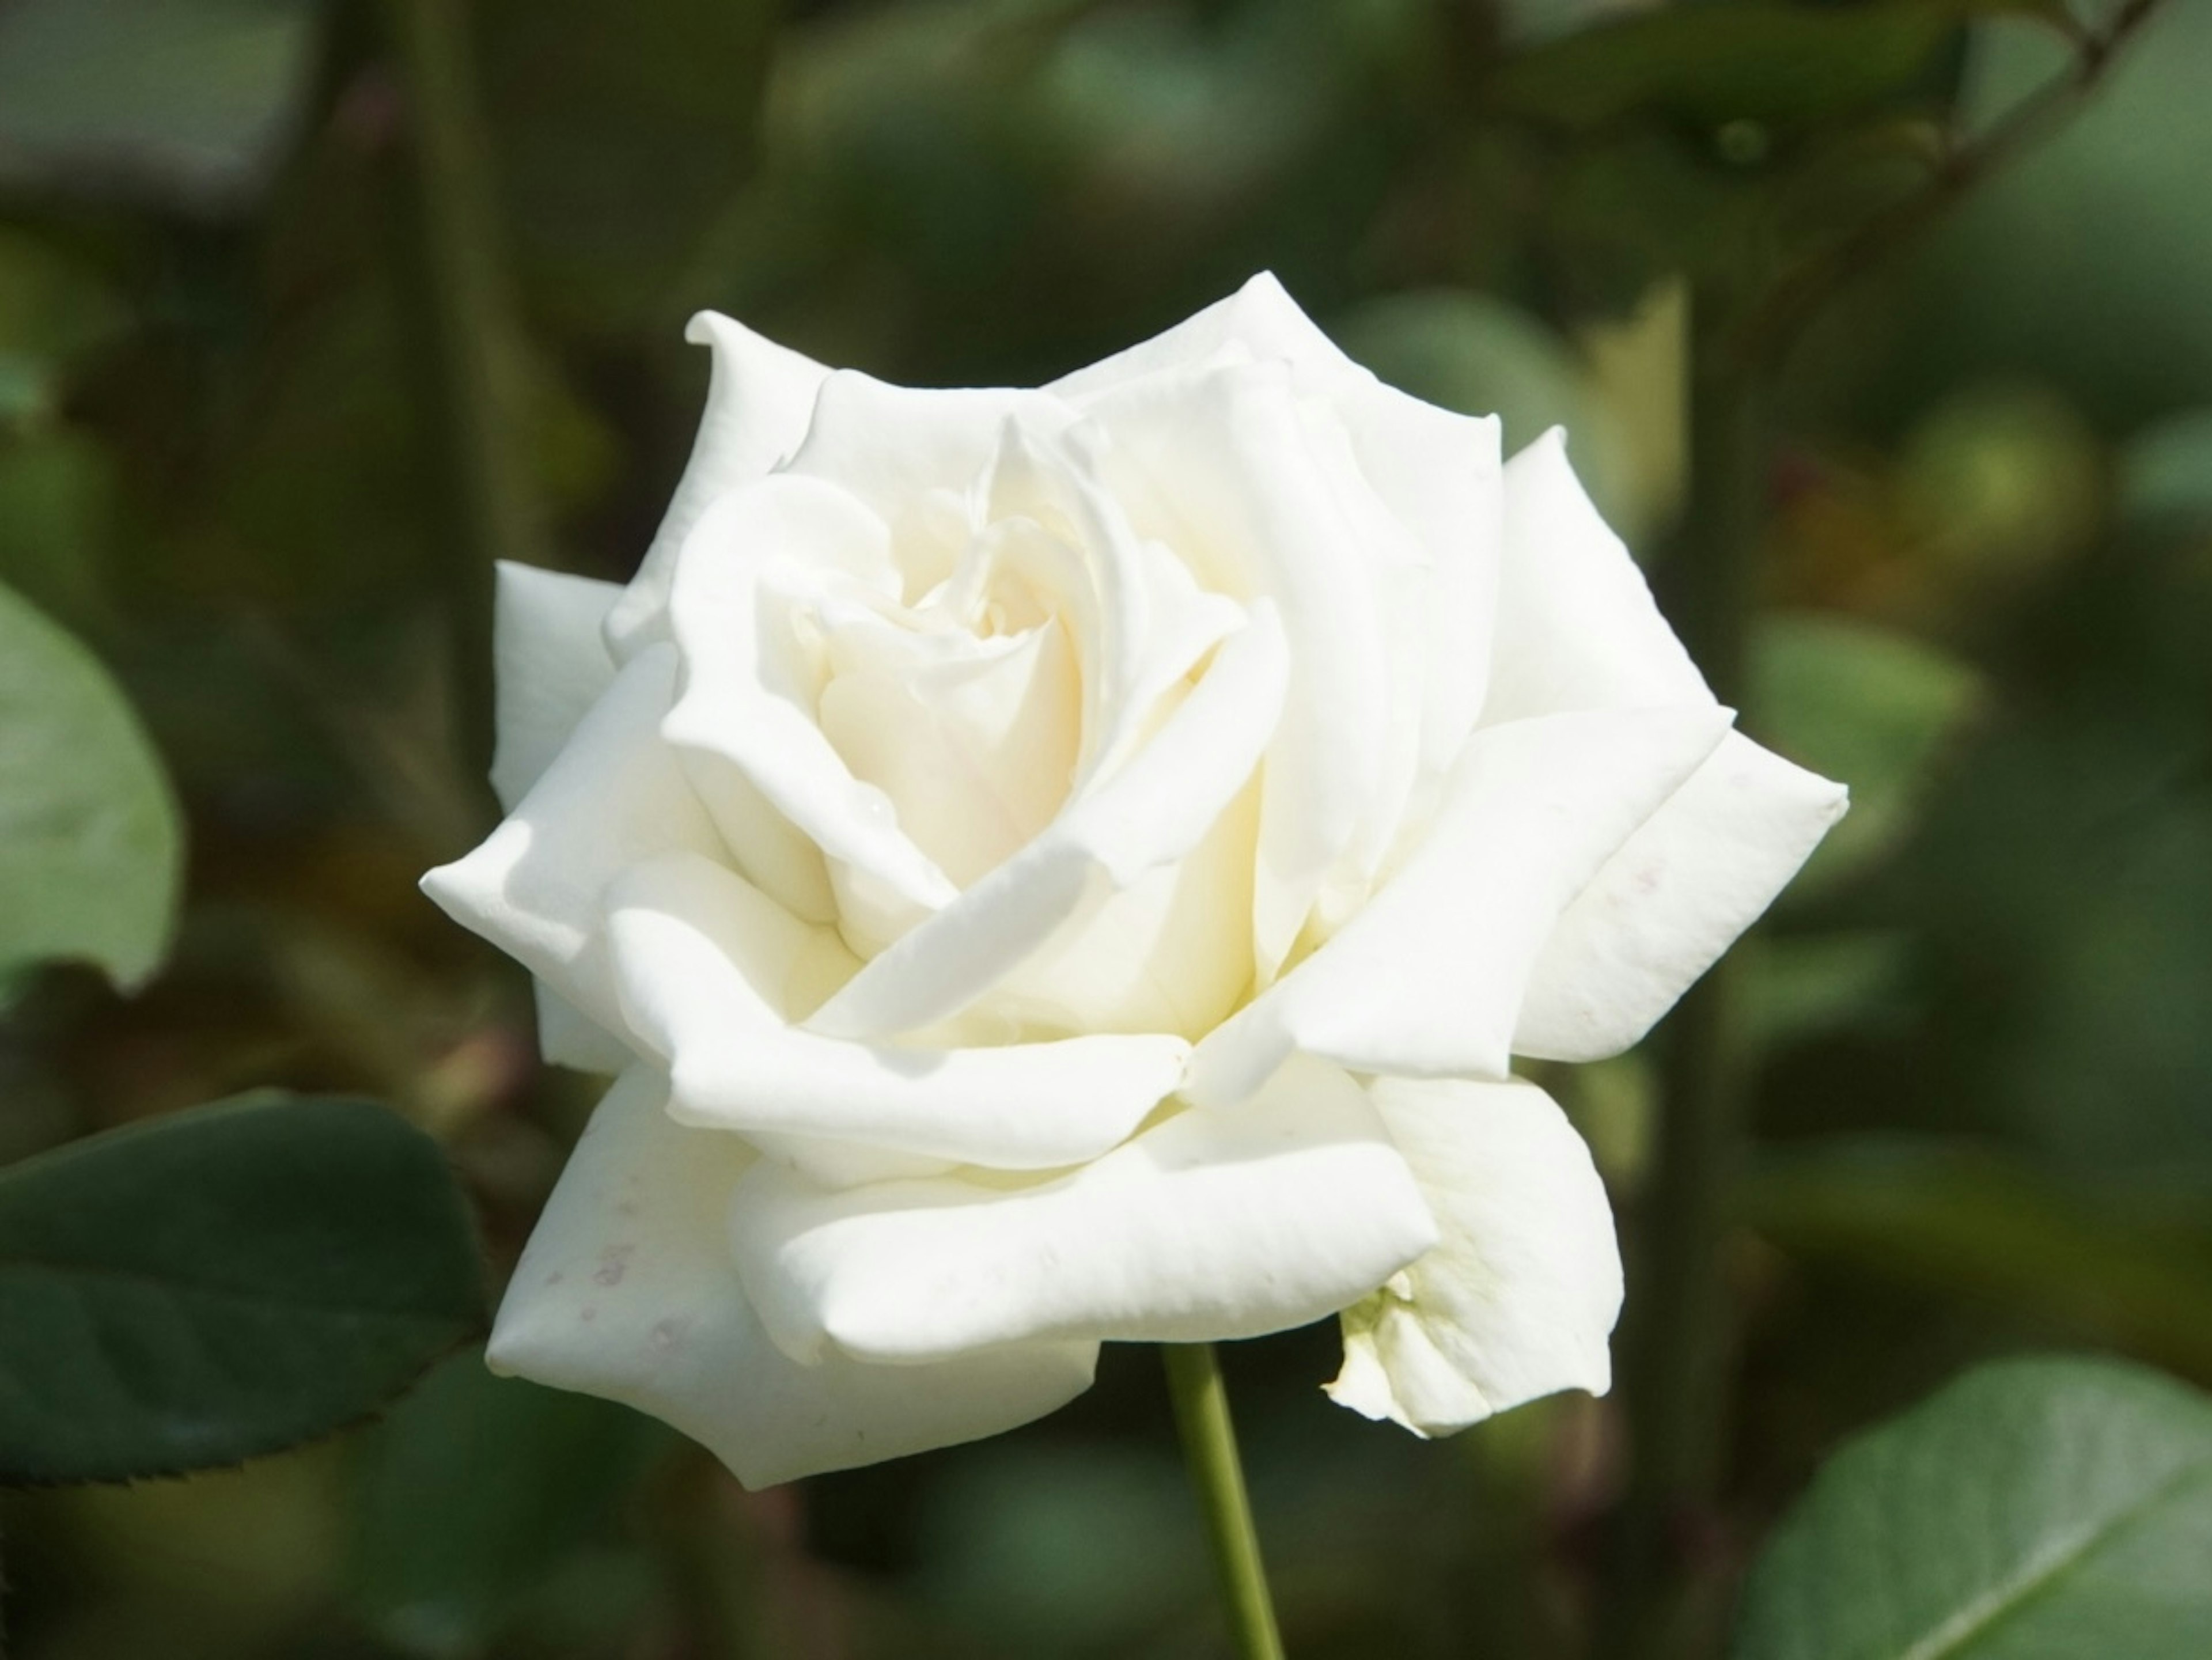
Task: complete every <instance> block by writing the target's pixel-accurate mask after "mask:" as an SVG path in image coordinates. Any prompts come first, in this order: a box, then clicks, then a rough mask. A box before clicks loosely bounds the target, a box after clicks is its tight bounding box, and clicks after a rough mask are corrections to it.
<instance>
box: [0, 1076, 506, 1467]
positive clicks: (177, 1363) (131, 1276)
mask: <svg viewBox="0 0 2212 1660" xmlns="http://www.w3.org/2000/svg"><path fill="white" fill-rule="evenodd" d="M482 1317H483V1290H482V1286H481V1283H480V1270H479V1266H478V1263H477V1249H476V1241H475V1236H474V1232H473V1230H472V1228H471V1223H470V1219H469V1213H468V1208H467V1206H466V1204H465V1201H464V1200H463V1199H462V1196H461V1194H460V1191H459V1188H458V1187H457V1186H456V1185H455V1184H454V1183H453V1178H452V1177H451V1175H450V1174H449V1173H448V1171H447V1168H446V1164H445V1159H444V1158H443V1156H442V1155H441V1152H439V1149H438V1147H437V1146H436V1144H435V1142H433V1141H431V1140H430V1139H429V1138H428V1137H427V1136H425V1135H424V1134H422V1133H421V1132H420V1131H419V1130H416V1129H415V1128H412V1127H411V1126H410V1125H409V1124H407V1123H406V1122H405V1121H404V1120H403V1119H400V1118H398V1116H394V1115H393V1114H392V1113H390V1112H388V1111H386V1110H384V1109H383V1108H381V1107H378V1106H374V1105H373V1104H369V1103H368V1102H363V1101H349V1100H331V1099H324V1100H316V1099H298V1098H290V1097H281V1096H280V1097H273V1098H272V1097H269V1096H261V1097H256V1098H246V1099H241V1100H239V1101H235V1102H230V1103H227V1104H222V1105H218V1106H213V1107H205V1108H201V1109H199V1110H196V1111H192V1112H188V1113H181V1114H177V1115H174V1116H169V1117H166V1118H160V1119H155V1120H153V1121H151V1122H147V1123H143V1124H138V1125H133V1126H131V1128H126V1129H120V1130H114V1131H111V1132H109V1133H107V1134H102V1135H97V1136H94V1137H91V1138H90V1139H88V1140H82V1141H78V1142H76V1143H73V1144H71V1145H70V1146H65V1147H62V1148H60V1149H58V1150H57V1151H55V1152H50V1153H46V1154H42V1155H41V1156H40V1157H38V1158H32V1159H29V1160H27V1161H25V1162H24V1163H22V1164H16V1165H14V1166H12V1167H10V1168H9V1169H8V1170H6V1171H0V1481H6V1482H16V1483H24V1482H55V1481H120V1480H125V1479H128V1478H131V1477H133V1476H141V1475H162V1474H168V1473H172V1472H175V1471H179V1470H186V1469H196V1468H205V1467H207V1466H210V1465H214V1464H227V1463H234V1462H237V1461H238V1460H240V1459H242V1458H248V1457H252V1456H254V1455H256V1454H258V1453H265V1452H273V1451H276V1450H278V1449H280V1448H283V1447H289V1446H293V1445H295V1444H298V1443H300V1442H301V1441H305V1440H308V1439H311V1438H313V1437H316V1436H319V1435H325V1434H328V1433H330V1432H331V1431H334V1430H337V1429H339V1428H342V1427H343V1426H346V1425H348V1424H350V1423H354V1422H356V1421H357V1420H361V1419H362V1418H364V1417H366V1416H368V1414H371V1413H373V1412H374V1411H375V1410H376V1409H377V1408H379V1407H380V1406H382V1405H383V1404H384V1403H385V1402H386V1401H388V1400H390V1399H391V1398H392V1395H396V1394H397V1393H398V1391H399V1390H401V1389H404V1388H405V1387H406V1386H407V1385H408V1384H409V1383H411V1382H412V1381H413V1380H414V1379H415V1377H416V1376H417V1375H418V1374H419V1373H420V1372H421V1371H422V1369H423V1368H424V1367H425V1366H427V1365H429V1363H430V1362H431V1361H432V1360H433V1359H435V1358H437V1356H439V1355H440V1354H442V1353H445V1352H446V1351H447V1350H448V1349H450V1348H452V1347H453V1346H454V1345H455V1344H456V1343H459V1342H460V1341H462V1340H463V1339H465V1337H467V1336H468V1335H469V1334H470V1332H471V1330H474V1329H477V1328H478V1327H479V1325H480V1324H481V1322H482Z"/></svg>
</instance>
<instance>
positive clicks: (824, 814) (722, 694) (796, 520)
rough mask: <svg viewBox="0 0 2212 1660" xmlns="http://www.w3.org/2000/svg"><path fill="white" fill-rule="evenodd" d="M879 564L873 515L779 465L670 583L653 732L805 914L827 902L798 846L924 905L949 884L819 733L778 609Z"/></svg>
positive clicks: (881, 544)
mask: <svg viewBox="0 0 2212 1660" xmlns="http://www.w3.org/2000/svg"><path fill="white" fill-rule="evenodd" d="M839 576H842V577H845V578H848V579H850V580H852V581H856V582H862V583H865V582H867V581H884V580H888V579H889V577H890V549H889V541H888V532H886V530H885V529H884V525H883V521H882V520H879V519H878V518H877V517H876V516H875V515H874V514H872V513H871V512H870V511H869V510H868V509H867V508H866V507H864V506H863V505H861V504H860V502H858V501H856V500H855V499H854V497H853V496H851V495H850V494H848V493H847V492H846V491H845V490H843V489H840V488H839V487H837V486H836V485H832V484H827V483H823V482H821V481H820V480H818V479H813V478H801V477H790V476H787V475H781V474H779V475H777V476H776V477H771V478H767V479H763V480H761V481H760V482H759V483H754V484H750V485H747V486H745V487H744V489H739V490H736V491H733V492H732V493H731V494H730V495H728V496H724V497H723V498H722V499H721V500H720V502H717V503H716V504H715V505H714V508H712V509H711V510H710V511H709V512H708V514H706V515H705V517H703V518H702V520H700V521H699V523H698V524H697V525H696V526H695V527H694V528H693V530H692V532H691V536H690V539H689V540H688V541H687V542H686V544H684V558H683V560H682V562H681V563H680V565H679V567H678V571H677V574H676V581H675V586H674V587H673V589H672V590H671V593H670V596H669V615H670V621H671V628H672V629H673V630H674V634H675V637H676V643H677V645H678V648H680V649H681V651H682V653H683V659H684V679H683V692H682V696H680V697H679V698H678V700H677V702H676V705H675V707H674V708H671V710H670V711H669V714H668V719H667V721H665V724H664V726H663V727H662V730H663V732H664V733H665V736H666V737H667V739H668V741H669V742H670V744H671V745H674V746H675V748H676V749H677V750H678V751H679V752H680V753H681V754H682V756H683V757H684V764H685V769H686V771H687V773H688V775H690V778H691V780H692V781H693V783H694V785H695V786H696V788H697V789H698V792H699V794H700V796H701V798H702V800H704V801H705V802H706V804H707V806H708V810H709V811H710V812H712V813H713V814H714V821H715V823H716V824H718V825H719V826H720V828H721V830H722V833H723V835H724V836H725V837H726V839H727V841H728V842H729V845H730V848H731V850H732V852H733V853H734V854H736V855H737V858H738V862H739V864H741V865H742V866H744V869H745V872H746V874H747V875H749V876H750V877H751V878H752V879H754V880H755V881H756V882H757V883H758V884H759V885H761V886H763V888H766V889H767V890H768V891H770V892H771V893H772V894H774V896H775V897H776V898H777V899H778V900H779V901H780V902H781V903H784V904H785V905H786V906H787V908H788V909H791V910H793V912H795V913H797V914H798V915H802V916H805V917H808V918H810V919H811V920H823V919H825V918H826V917H827V916H828V915H831V914H833V913H832V910H831V908H830V906H829V900H828V878H827V875H826V873H822V872H821V871H819V870H818V869H817V868H814V867H812V866H808V865H807V864H806V863H805V855H806V851H807V849H809V848H811V849H812V850H813V853H814V854H815V855H816V856H817V857H826V858H827V859H829V860H833V861H836V862H837V863H839V864H842V865H844V866H848V867H849V868H850V869H852V870H854V871H856V872H858V873H861V874H863V875H865V876H866V878H867V879H871V880H872V881H874V882H877V883H878V884H880V885H882V886H883V887H884V889H886V890H887V891H890V892H891V893H893V894H895V895H896V896H898V897H900V898H901V899H902V900H904V901H906V902H907V903H910V904H912V905H914V906H915V907H917V908H919V909H922V910H925V911H926V910H929V909H935V908H936V907H938V906H939V905H942V904H944V903H946V902H947V901H949V900H950V899H951V897H953V894H954V892H955V890H954V888H953V886H952V884H951V882H950V881H949V880H948V879H946V878H945V873H944V872H942V871H940V870H939V869H938V867H937V866H936V865H935V863H934V862H933V861H932V860H930V858H929V857H928V855H927V854H924V853H923V852H922V851H921V849H920V848H917V847H916V846H915V844H914V841H913V838H912V837H911V836H908V835H907V834H906V833H905V832H904V831H903V830H901V829H900V827H899V824H898V820H897V815H896V812H895V811H894V809H893V808H892V806H891V803H890V800H888V799H887V798H886V797H885V796H884V793H883V792H882V791H881V790H879V789H878V788H876V787H874V786H873V785H872V784H867V783H864V782H862V781H860V780H859V779H857V778H855V777H854V775H853V773H852V770H851V769H849V768H848V766H847V765H846V764H845V762H844V759H843V757H841V756H840V755H839V754H838V753H837V751H836V747H835V746H834V745H832V744H831V743H830V741H829V739H828V738H827V737H826V736H824V735H823V731H822V728H821V726H820V724H819V721H818V717H817V712H816V703H817V700H818V698H819V696H820V695H821V686H820V684H818V677H817V674H816V673H815V672H814V670H813V668H812V667H811V665H810V664H809V662H808V661H807V657H806V653H805V648H804V646H803V644H802V642H800V641H799V638H798V637H797V635H795V633H794V631H793V624H792V619H791V617H790V615H789V611H790V602H791V601H792V600H793V599H795V598H796V597H798V596H800V595H804V594H805V593H809V592H811V591H812V590H813V589H815V588H816V587H818V586H819V585H821V584H823V583H824V582H829V581H834V580H835V579H836V578H837V577H839Z"/></svg>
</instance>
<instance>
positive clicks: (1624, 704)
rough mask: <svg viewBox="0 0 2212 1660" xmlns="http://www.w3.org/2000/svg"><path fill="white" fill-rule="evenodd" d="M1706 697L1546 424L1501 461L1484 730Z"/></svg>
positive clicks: (1560, 439)
mask: <svg viewBox="0 0 2212 1660" xmlns="http://www.w3.org/2000/svg"><path fill="white" fill-rule="evenodd" d="M1711 697H1712V693H1711V690H1708V689H1707V687H1706V685H1705V678H1704V677H1703V676H1702V675H1700V674H1699V672H1698V670H1697V666H1696V665H1694V664H1693V663H1692V662H1691V661H1690V657H1689V654H1688V653H1687V652H1686V651H1684V650H1683V649H1682V642H1680V640H1678V639H1676V638H1675V637H1674V629H1671V628H1669V627H1668V625H1667V619H1666V618H1665V617H1662V616H1661V615H1660V614H1659V607H1658V606H1657V605H1656V604H1655V603H1653V601H1652V598H1651V590H1650V587H1649V586H1648V585H1647V584H1646V583H1645V581H1644V573H1643V572H1642V571H1640V570H1638V569H1637V566H1636V562H1635V561H1634V560H1633V559H1632V558H1631V557H1630V556H1629V553H1628V549H1627V548H1626V545H1624V544H1623V543H1622V542H1621V539H1620V538H1619V537H1618V536H1615V535H1614V534H1613V532H1612V530H1611V529H1610V528H1609V527H1608V526H1607V524H1606V522H1605V520H1603V519H1601V518H1600V517H1599V516H1598V511H1597V508H1595V507H1594V506H1593V505H1591V502H1590V499H1589V495H1588V494H1587V493H1586V492H1585V491H1584V490H1583V487H1582V483H1581V481H1580V480H1579V479H1577V477H1575V471H1574V469H1573V467H1571V465H1568V462H1567V445H1566V435H1565V433H1564V432H1563V431H1561V430H1560V429H1559V428H1557V427H1554V428H1553V429H1552V430H1551V431H1549V432H1547V433H1546V434H1545V435H1543V436H1542V437H1541V438H1539V439H1538V440H1537V441H1535V442H1534V443H1533V444H1531V445H1529V446H1528V448H1526V449H1524V450H1522V451H1521V452H1520V453H1518V454H1517V455H1516V456H1515V457H1514V458H1513V459H1511V460H1510V461H1508V462H1507V463H1506V464H1505V538H1504V564H1503V566H1502V568H1501V569H1500V572H1499V577H1498V634H1497V647H1496V650H1495V653H1494V654H1493V655H1492V661H1491V678H1490V690H1489V695H1488V696H1487V698H1486V701H1485V702H1484V704H1483V708H1482V721H1483V724H1484V725H1486V726H1490V725H1494V724H1496V723H1498V722H1500V721H1518V720H1524V719H1526V718H1528V717H1529V716H1531V715H1539V714H1561V713H1564V712H1567V711H1571V710H1577V709H1600V708H1634V707H1637V706H1639V705H1653V704H1676V703H1697V702H1708V701H1710V700H1711Z"/></svg>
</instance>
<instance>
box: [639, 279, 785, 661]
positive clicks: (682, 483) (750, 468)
mask: <svg viewBox="0 0 2212 1660" xmlns="http://www.w3.org/2000/svg"><path fill="white" fill-rule="evenodd" d="M684 338H685V339H686V340H689V341H690V342H691V344H693V345H695V346H706V347H708V348H709V349H710V350H712V352H713V354H714V357H713V368H711V370H710V371H709V376H708V382H707V408H706V411H705V413H704V414H702V416H701V417H699V434H698V436H697V437H696V439H694V440H693V441H692V445H691V459H690V461H689V462H687V463H686V464H685V465H684V477H682V478H681V479H680V480H679V481H678V483H677V486H676V494H675V496H673V497H672V498H671V500H670V502H669V503H668V511H667V512H666V513H665V514H663V515H662V516H661V520H660V528H659V530H658V531H657V532H654V534H653V544H652V546H650V547H648V548H647V550H646V553H645V560H644V562H643V563H642V564H641V566H640V567H639V569H638V573H637V575H636V577H635V579H634V580H633V581H631V583H630V585H629V588H628V589H627V590H625V591H624V593H623V597H622V598H621V599H619V600H618V601H617V602H616V605H615V607H614V609H613V611H611V612H610V613H609V615H608V617H607V623H606V640H607V649H608V650H609V651H610V652H611V653H612V654H614V656H615V657H616V659H617V660H628V659H629V657H630V656H631V655H632V654H635V653H636V652H638V651H640V650H641V649H643V648H645V647H647V646H649V645H651V644H653V642H655V641H658V640H665V639H667V638H668V621H667V611H668V591H669V588H670V587H671V585H672V584H673V582H674V581H675V577H676V562H677V556H678V553H679V552H681V551H682V550H683V546H684V538H685V537H687V536H689V535H690V533H691V527H692V526H694V525H696V524H697V523H698V522H699V520H701V519H702V517H704V516H705V514H706V512H707V509H708V508H710V507H712V506H714V503H715V502H718V501H720V499H721V498H722V496H725V495H726V494H727V493H728V492H730V491H731V490H733V489H737V488H738V485H740V484H746V483H751V482H752V481H753V480H754V479H756V478H759V477H764V476H765V475H766V474H767V473H768V472H769V471H771V470H772V469H773V468H774V467H775V465H776V464H777V463H778V462H780V461H781V460H782V459H784V458H785V457H787V456H788V455H789V454H790V453H792V452H793V450H794V449H796V448H797V447H799V440H800V439H802V438H803V437H805V435H806V423H807V421H808V419H809V418H810V417H811V416H812V414H813V411H814V398H815V393H816V392H817V390H818V389H819V388H820V386H821V385H822V380H823V376H825V375H827V374H829V370H828V369H826V368H823V367H822V365H821V364H819V363H817V362H815V361H814V360H813V359H812V358H811V357H805V356H801V355H800V354H799V353H798V352H795V351H793V350H790V349H789V348H788V347H785V346H779V345H777V344H775V342H774V341H772V340H768V339H764V338H763V337H761V336H760V335H757V334H755V333H754V332H753V331H751V330H750V329H749V328H747V327H745V326H744V325H743V324H742V323H738V322H733V321H732V320H731V319H729V318H726V317H725V316H723V315H722V314H721V313H719V312H711V311H702V312H701V313H699V314H698V315H697V316H696V317H694V318H693V319H691V321H690V325H688V326H686V327H685V329H684Z"/></svg>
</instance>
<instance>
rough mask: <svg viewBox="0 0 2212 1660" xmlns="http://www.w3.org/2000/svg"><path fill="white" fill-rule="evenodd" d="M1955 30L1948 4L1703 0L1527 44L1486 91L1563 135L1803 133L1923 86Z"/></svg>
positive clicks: (1929, 84)
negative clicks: (1689, 128) (1612, 129)
mask: <svg viewBox="0 0 2212 1660" xmlns="http://www.w3.org/2000/svg"><path fill="white" fill-rule="evenodd" d="M1957 28H1958V13H1957V10H1956V9H1954V8H1950V7H1946V6H1942V5H1929V4H1921V3H1916V0H1875V3H1870V4H1864V5H1854V6H1833V5H1807V4H1795V3H1788V0H1711V3H1708V4H1704V5H1689V6H1667V7H1662V8H1659V9H1654V10H1650V11H1644V12H1639V13H1638V14H1636V15H1633V16H1631V17H1627V18H1624V19H1622V20H1620V21H1617V22H1611V23H1606V24H1601V25H1600V26H1598V27H1594V28H1589V29H1584V30H1582V31H1580V32H1578V33H1574V34H1570V35H1567V36H1565V37H1564V38H1562V39H1560V40H1555V41H1553V42H1551V43H1549V44H1547V45H1545V46H1539V47H1537V48H1536V49H1534V51H1531V52H1526V53H1523V54H1522V56H1520V57H1519V58H1515V59H1513V60H1512V61H1511V62H1510V63H1509V64H1507V65H1506V66H1505V67H1504V70H1501V71H1500V72H1499V74H1498V79H1497V82H1496V89H1497V93H1498V96H1499V98H1500V100H1501V101H1502V103H1503V105H1504V107H1505V108H1507V109H1509V110H1511V111H1514V112H1519V113H1521V114H1524V115H1528V116H1530V117H1533V118H1534V119H1539V120H1542V121H1544V122H1547V123H1548V124H1552V125H1559V126H1564V127H1569V128H1583V129H1588V128H1595V127H1603V126H1610V125H1616V124H1618V123H1621V122H1624V121H1628V120H1632V119H1638V118H1653V119H1661V120H1674V121H1689V122H1693V123H1697V124H1699V125H1704V126H1707V127H1711V128H1719V127H1722V126H1724V125H1727V124H1729V123H1730V122H1734V121H1753V122H1759V123H1762V124H1765V125H1773V126H1778V127H1797V126H1809V125H1815V124H1819V123H1822V122H1827V121H1833V120H1838V119H1844V118H1847V117H1850V116H1852V115H1857V114H1860V113H1863V112H1867V111H1869V110H1872V109H1875V108H1879V107H1881V106H1885V105H1889V104H1893V103H1895V102H1897V101H1898V100H1900V99H1902V98H1904V97H1905V96H1906V95H1908V94H1914V93H1918V92H1923V91H1926V90H1929V89H1931V88H1934V87H1935V86H1936V84H1937V71H1938V69H1939V67H1940V60H1941V54H1942V50H1943V48H1944V47H1945V46H1948V44H1949V43H1950V41H1951V40H1952V39H1953V37H1954V34H1955V33H1956V31H1957Z"/></svg>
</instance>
